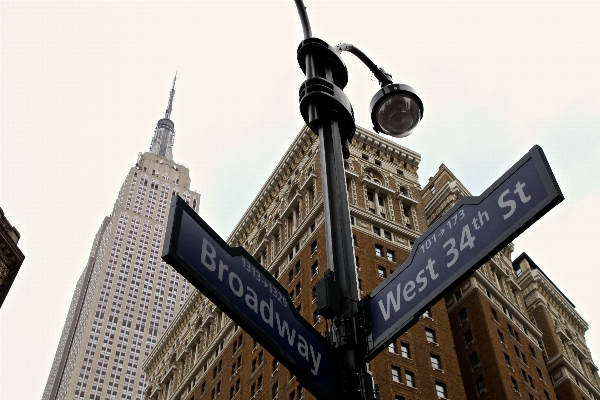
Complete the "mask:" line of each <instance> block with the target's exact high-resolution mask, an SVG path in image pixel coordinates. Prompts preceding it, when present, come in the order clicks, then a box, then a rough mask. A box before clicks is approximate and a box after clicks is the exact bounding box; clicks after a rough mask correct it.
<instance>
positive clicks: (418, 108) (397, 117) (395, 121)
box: [370, 83, 423, 138]
mask: <svg viewBox="0 0 600 400" xmlns="http://www.w3.org/2000/svg"><path fill="white" fill-rule="evenodd" d="M370 109H371V121H373V129H375V132H380V133H385V134H386V135H390V136H393V137H397V138H401V137H406V136H408V135H410V134H411V133H412V131H413V129H414V128H415V127H416V126H417V124H418V123H419V121H421V119H422V118H423V102H422V101H421V99H420V98H419V96H417V93H416V92H415V90H414V89H413V88H411V87H410V86H408V85H402V84H399V83H392V84H389V85H385V86H384V87H382V88H381V90H379V91H378V92H377V93H375V96H373V99H372V100H371V105H370Z"/></svg>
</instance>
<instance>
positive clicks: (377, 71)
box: [335, 43, 393, 87]
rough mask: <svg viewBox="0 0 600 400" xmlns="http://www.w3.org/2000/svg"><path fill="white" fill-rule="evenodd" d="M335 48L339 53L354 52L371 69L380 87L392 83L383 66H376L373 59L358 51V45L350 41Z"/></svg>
mask: <svg viewBox="0 0 600 400" xmlns="http://www.w3.org/2000/svg"><path fill="white" fill-rule="evenodd" d="M335 49H336V50H337V51H338V52H340V53H341V52H342V51H348V52H350V53H352V54H354V55H355V56H356V57H358V59H359V60H360V61H362V62H363V64H365V65H366V66H367V67H368V68H369V69H370V70H371V72H372V73H373V75H375V78H377V80H378V81H379V84H380V85H381V87H384V86H386V85H390V84H392V83H393V82H392V76H391V75H390V74H388V73H387V72H385V70H384V69H383V68H378V67H377V65H375V63H374V62H373V61H371V59H370V58H369V57H367V55H366V54H365V53H363V52H362V51H360V50H359V49H358V47H356V46H354V45H352V44H350V43H340V44H338V45H337V46H335Z"/></svg>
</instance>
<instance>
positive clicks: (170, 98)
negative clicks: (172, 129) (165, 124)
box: [165, 72, 177, 118]
mask: <svg viewBox="0 0 600 400" xmlns="http://www.w3.org/2000/svg"><path fill="white" fill-rule="evenodd" d="M176 80H177V72H175V78H174V79H173V87H172V88H171V93H169V106H168V107H167V111H166V112H165V118H170V117H171V111H172V110H173V98H174V97H175V81H176Z"/></svg>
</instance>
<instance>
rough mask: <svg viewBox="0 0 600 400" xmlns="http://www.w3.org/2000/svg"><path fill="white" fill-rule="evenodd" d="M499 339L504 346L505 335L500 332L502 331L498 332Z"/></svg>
mask: <svg viewBox="0 0 600 400" xmlns="http://www.w3.org/2000/svg"><path fill="white" fill-rule="evenodd" d="M498 337H499V338H500V343H502V344H504V335H503V334H502V332H500V330H498Z"/></svg>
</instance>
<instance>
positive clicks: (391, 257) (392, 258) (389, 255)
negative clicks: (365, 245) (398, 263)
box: [387, 250, 396, 261]
mask: <svg viewBox="0 0 600 400" xmlns="http://www.w3.org/2000/svg"><path fill="white" fill-rule="evenodd" d="M387 259H388V261H395V260H396V257H395V254H394V252H393V251H392V250H388V251H387Z"/></svg>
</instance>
